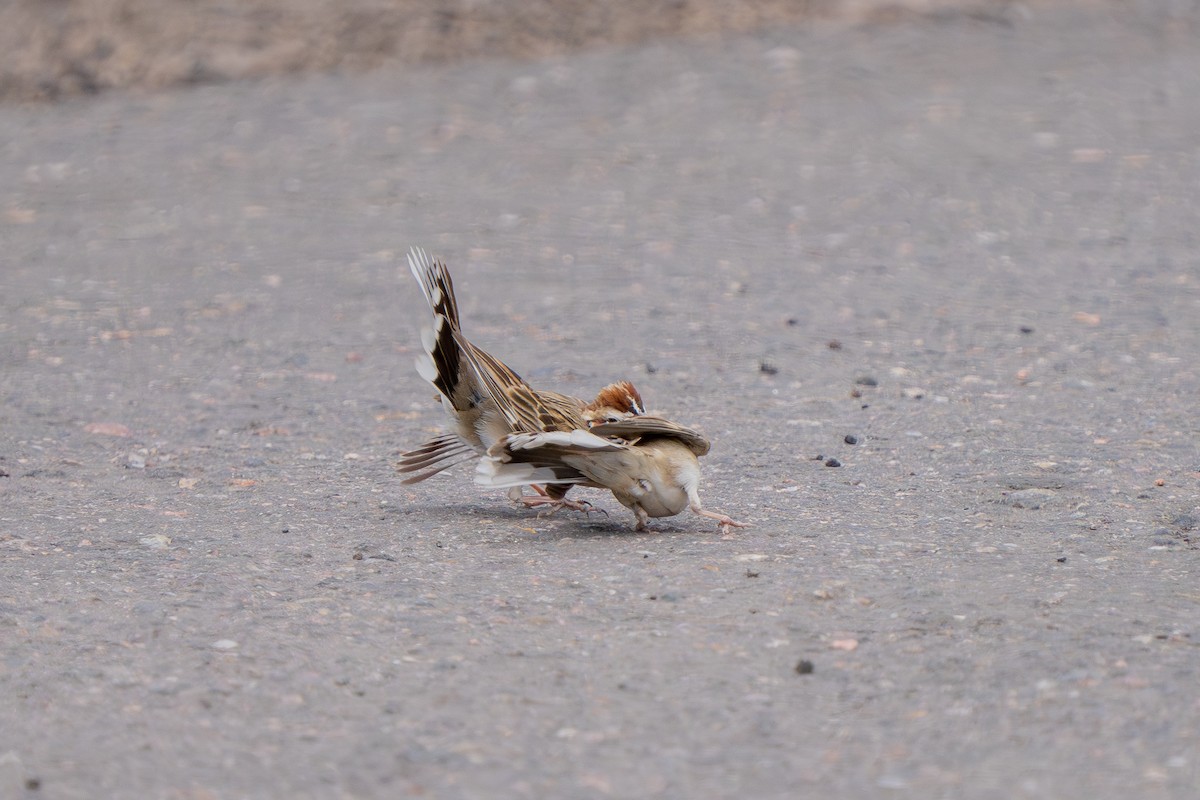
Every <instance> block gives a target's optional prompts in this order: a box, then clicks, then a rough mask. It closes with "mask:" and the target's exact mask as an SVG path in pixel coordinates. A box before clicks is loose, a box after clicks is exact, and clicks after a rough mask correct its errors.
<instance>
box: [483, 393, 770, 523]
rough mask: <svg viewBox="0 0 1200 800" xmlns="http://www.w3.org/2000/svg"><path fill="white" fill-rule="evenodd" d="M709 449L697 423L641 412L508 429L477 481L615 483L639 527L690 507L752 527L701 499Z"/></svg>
mask: <svg viewBox="0 0 1200 800" xmlns="http://www.w3.org/2000/svg"><path fill="white" fill-rule="evenodd" d="M708 450H709V443H708V440H707V439H705V438H704V437H703V436H701V435H700V434H699V433H697V432H696V431H694V430H692V429H691V428H685V427H683V426H682V425H677V424H675V423H674V422H671V421H669V420H666V419H663V418H661V417H652V416H638V417H631V418H628V419H622V420H619V421H615V422H607V423H600V424H596V425H593V426H592V427H591V428H590V429H589V430H583V429H576V430H571V431H544V432H540V433H529V432H522V433H513V434H509V435H508V436H505V437H504V438H502V439H501V440H499V441H498V442H496V444H494V445H492V446H491V447H490V448H489V449H488V453H487V456H486V457H484V458H483V459H481V460H480V462H479V464H478V465H477V466H476V468H475V481H476V483H479V484H481V485H483V486H491V487H494V488H501V489H502V488H508V487H514V486H518V487H519V486H525V485H529V484H533V483H543V484H547V485H548V486H551V487H553V486H556V485H560V484H567V485H574V484H581V485H583V486H594V487H598V488H603V489H609V490H611V491H612V493H613V495H614V496H615V497H616V498H617V500H618V501H620V503H621V505H623V506H625V507H627V508H630V509H632V510H633V513H634V514H635V515H637V526H636V528H635V530H639V531H643V530H646V523H647V521H648V520H649V519H650V517H671V516H674V515H676V514H678V513H679V512H681V511H683V509H684V508H690V509H691V510H692V511H694V512H696V513H697V514H700V515H702V516H705V517H709V518H711V519H715V520H716V521H717V523H718V524H719V526H720V528H721V530H722V531H727V530H728V529H729V528H731V527H736V528H744V527H747V526H746V524H745V523H742V522H737V521H735V520H733V519H731V518H730V517H728V516H726V515H725V514H721V513H719V512H716V511H708V510H707V509H705V508H704V507H703V506H702V505H701V503H700V461H699V456H702V455H705V454H706V453H708Z"/></svg>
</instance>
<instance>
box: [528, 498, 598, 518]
mask: <svg viewBox="0 0 1200 800" xmlns="http://www.w3.org/2000/svg"><path fill="white" fill-rule="evenodd" d="M521 502H522V503H523V504H524V505H525V507H526V508H537V507H538V506H545V508H542V510H541V511H539V512H538V517H539V518H540V517H548V516H550V515H551V514H554V513H556V512H557V511H558V510H559V509H561V508H569V509H571V510H572V511H582V512H583V513H584V514H591V513H592V512H593V511H595V512H597V513H599V514H603V515H604V516H606V517H607V516H608V512H607V511H605V510H604V509H603V508H596V507H595V506H593V505H592V504H591V503H589V502H588V501H587V500H567V499H566V498H565V497H564V498H562V499H559V500H555V499H554V498H552V497H548V496H546V495H544V494H541V495H530V496H526V497H522V498H521Z"/></svg>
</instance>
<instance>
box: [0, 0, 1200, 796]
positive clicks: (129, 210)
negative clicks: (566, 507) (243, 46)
mask: <svg viewBox="0 0 1200 800" xmlns="http://www.w3.org/2000/svg"><path fill="white" fill-rule="evenodd" d="M1184 5H1186V4H1182V5H1181V4H1174V5H1172V6H1170V8H1167V7H1166V6H1161V7H1160V6H1158V5H1155V6H1154V7H1153V8H1150V7H1143V8H1142V9H1141V10H1137V11H1128V12H1121V13H1115V12H1114V13H1104V14H1098V13H1090V12H1087V11H1083V10H1079V9H1066V10H1040V11H1034V12H1031V13H1029V14H1028V15H1014V16H1013V17H1012V18H1011V19H1010V20H1009V21H1008V22H1006V23H1004V24H1000V23H996V22H994V21H988V20H979V19H973V18H956V19H951V20H922V21H913V22H900V23H898V24H895V25H888V26H874V27H867V28H859V29H839V30H828V31H825V30H822V31H807V32H798V31H794V30H788V29H778V30H774V31H772V32H771V33H769V34H763V35H759V36H752V37H746V38H735V39H730V40H728V41H724V42H721V43H715V42H710V43H695V42H692V43H684V42H674V43H666V44H656V45H649V46H645V47H639V48H637V49H624V50H607V51H596V52H592V53H588V54H584V55H578V56H570V57H562V58H557V59H553V60H548V61H543V62H534V63H528V62H527V63H509V62H494V63H476V64H465V65H458V66H443V67H437V68H429V69H426V70H408V71H406V72H404V73H402V74H396V73H390V72H381V73H373V74H370V75H365V76H363V75H359V76H316V77H308V78H303V79H290V80H279V81H270V82H260V83H255V84H232V85H227V86H220V87H203V88H198V89H195V90H192V91H183V92H178V93H172V94H158V95H153V96H149V97H141V96H129V95H124V94H118V93H112V94H109V95H106V96H103V97H101V98H99V99H96V100H92V101H86V102H78V103H66V104H60V105H57V106H42V107H28V108H22V107H15V106H8V107H5V108H2V109H0V142H3V145H2V147H3V152H4V158H3V159H0V226H2V229H3V233H4V245H5V246H4V249H3V252H2V253H0V400H2V405H0V470H2V471H3V472H4V473H6V475H5V476H4V477H0V587H2V588H0V636H2V637H3V643H4V644H3V660H2V661H0V781H3V784H2V787H3V788H0V794H3V793H4V792H8V793H9V796H16V797H22V796H26V797H29V798H33V797H39V798H40V797H45V798H53V799H54V800H59V799H60V798H95V797H108V798H147V797H162V798H207V797H249V798H259V797H262V798H266V797H299V798H305V797H312V798H324V797H381V798H382V797H406V796H425V797H461V798H492V797H500V796H503V797H531V798H532V797H536V798H546V797H582V798H589V797H605V796H611V797H623V798H640V797H662V798H680V797H696V798H699V797H706V798H708V797H713V798H716V797H756V798H792V797H799V796H808V797H880V796H888V797H921V798H928V797H946V798H997V799H999V798H1088V799H1089V800H1093V799H1094V798H1128V797H1139V798H1193V797H1195V796H1197V793H1198V792H1200V756H1197V753H1200V705H1198V701H1197V695H1196V669H1195V665H1196V658H1197V649H1196V645H1197V642H1198V641H1200V630H1198V627H1197V619H1200V588H1198V582H1197V573H1198V567H1200V548H1198V543H1197V539H1198V537H1200V531H1198V530H1197V519H1198V518H1200V510H1198V509H1197V499H1196V498H1197V471H1198V470H1200V460H1198V459H1200V457H1198V455H1197V448H1196V435H1197V426H1196V398H1197V397H1198V396H1200V374H1198V370H1197V364H1198V363H1200V325H1197V322H1196V321H1197V319H1200V262H1198V259H1197V253H1198V252H1200V241H1198V237H1200V233H1198V232H1197V227H1196V208H1197V205H1198V195H1197V193H1198V192H1200V167H1198V159H1200V133H1198V131H1200V105H1198V104H1197V103H1196V102H1195V91H1194V76H1195V75H1197V74H1200V49H1198V48H1197V47H1196V46H1195V38H1194V36H1193V35H1192V33H1191V31H1193V30H1194V25H1195V22H1196V20H1195V19H1194V7H1193V9H1191V10H1189V9H1187V8H1183V6H1184ZM1168 12H1170V14H1173V15H1174V16H1171V15H1170V14H1169V13H1168ZM414 244H415V245H422V246H424V247H426V248H428V249H429V250H430V251H431V252H433V253H436V254H438V255H439V256H442V257H444V258H446V259H447V260H448V262H449V264H450V265H451V268H452V269H453V270H454V277H455V281H456V287H457V289H458V293H459V300H460V304H461V311H462V315H463V324H464V327H465V329H466V331H467V334H468V335H469V336H470V337H471V338H472V340H473V341H475V342H477V343H478V344H479V345H480V346H482V347H485V348H487V349H488V350H490V351H492V352H494V353H495V354H496V355H498V356H500V357H501V358H503V359H505V360H506V361H507V362H508V363H510V364H511V365H512V366H513V367H514V368H515V369H516V370H517V371H519V372H520V373H521V374H522V375H523V376H524V377H526V378H527V379H529V380H530V381H531V382H533V383H534V384H535V385H538V386H544V387H546V388H551V389H555V390H558V391H564V392H569V393H571V394H575V395H579V396H587V395H588V393H589V392H590V391H595V389H596V388H598V387H599V386H602V385H603V384H605V383H608V382H610V381H613V380H618V379H622V378H629V379H632V380H634V381H635V382H636V384H637V386H638V388H639V389H640V390H641V392H642V395H643V397H644V398H645V399H646V403H647V405H648V406H649V407H650V408H651V409H652V410H658V411H662V412H664V413H666V414H667V415H668V416H669V417H670V418H672V419H675V420H678V421H679V422H681V423H683V424H686V425H689V426H694V427H696V428H698V429H699V430H701V431H703V432H704V433H705V434H706V435H708V436H709V437H710V438H711V439H712V440H713V442H714V447H713V451H712V453H711V454H709V455H708V456H706V457H705V458H704V459H703V460H702V465H703V468H704V478H705V484H704V487H703V489H702V494H703V497H704V500H705V502H706V504H708V505H710V506H711V507H713V508H716V509H720V510H721V511H724V512H726V513H728V514H730V515H731V516H733V517H735V518H737V519H739V520H745V521H747V522H751V523H753V525H754V527H752V528H750V529H747V530H741V531H736V532H734V533H732V534H730V535H726V536H723V535H721V534H719V533H718V532H717V531H716V529H715V527H716V526H715V525H713V524H711V523H710V521H708V520H701V519H699V518H696V517H695V516H694V515H689V514H686V513H685V514H684V515H681V516H679V517H674V518H669V519H664V520H657V521H656V522H655V525H656V531H655V532H652V533H647V534H633V533H631V532H629V531H628V527H629V525H630V524H631V523H632V519H631V517H630V515H629V514H628V512H627V511H625V510H624V509H622V508H620V507H619V506H618V504H617V503H615V502H614V501H613V500H612V498H611V497H607V496H605V495H603V494H602V493H600V492H597V491H594V490H582V491H580V497H581V498H587V499H590V500H591V501H593V502H594V503H595V504H596V505H597V506H599V507H602V508H605V509H607V510H608V511H609V513H610V514H611V516H610V517H609V518H607V519H606V518H604V517H603V516H601V515H596V514H592V515H591V516H590V517H584V516H582V515H579V514H572V513H567V512H562V513H560V514H558V515H555V516H552V517H549V518H543V519H538V518H537V517H536V516H535V515H534V514H532V513H530V512H528V511H524V510H520V509H517V508H514V507H512V506H511V505H509V504H508V502H507V501H506V500H505V498H504V497H503V495H502V494H501V493H496V492H492V493H488V492H482V491H480V490H478V489H477V488H476V487H475V486H474V485H473V484H472V483H471V474H470V470H469V469H466V468H457V469H455V470H451V471H450V472H449V473H448V474H446V475H444V476H440V477H439V478H436V479H433V480H430V481H428V482H426V483H424V484H421V485H419V486H415V487H403V486H401V485H400V483H399V479H398V477H397V476H396V475H395V474H394V473H393V469H392V465H391V461H392V459H393V458H394V456H395V454H396V453H397V452H399V451H400V450H402V449H404V448H406V447H411V446H414V445H416V444H418V443H420V442H421V441H423V440H424V439H425V438H427V437H428V435H429V434H430V432H431V431H435V430H439V429H441V426H442V425H443V424H444V422H443V419H442V416H441V411H440V409H439V408H438V406H437V404H436V403H435V402H434V401H433V398H432V391H431V390H430V389H429V387H428V386H427V385H424V384H423V382H422V381H421V380H420V378H419V377H418V376H417V374H416V372H415V370H414V369H413V368H412V360H413V357H414V355H415V353H416V351H417V350H418V348H419V346H420V344H419V339H418V328H419V326H420V325H421V324H422V323H423V322H424V320H425V316H426V315H427V312H425V311H424V307H423V301H422V298H421V297H420V294H419V292H418V290H417V287H416V285H415V284H414V283H413V281H412V279H411V276H409V275H408V272H407V267H406V266H405V265H404V263H403V253H404V252H405V250H406V249H407V248H408V247H409V246H410V245H414ZM856 381H861V383H856ZM872 383H873V384H875V385H870V384H872ZM854 394H857V395H859V396H857V397H855V396H852V395H854ZM847 436H853V437H857V442H858V443H857V444H853V445H852V444H848V443H846V442H845V440H844V437H847ZM816 456H821V457H822V458H821V459H819V460H818V459H816V458H815V457H816ZM829 459H837V461H838V462H840V463H841V466H840V467H837V468H834V467H828V466H825V462H826V461H827V460H829ZM802 661H806V662H809V663H810V664H811V667H812V671H811V673H810V674H799V673H798V671H797V667H798V666H799V665H800V662H802ZM802 671H803V670H802Z"/></svg>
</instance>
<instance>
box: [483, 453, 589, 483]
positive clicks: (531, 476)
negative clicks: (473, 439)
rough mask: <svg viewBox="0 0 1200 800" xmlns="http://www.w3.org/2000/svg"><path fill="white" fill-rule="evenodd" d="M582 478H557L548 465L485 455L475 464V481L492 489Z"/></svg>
mask: <svg viewBox="0 0 1200 800" xmlns="http://www.w3.org/2000/svg"><path fill="white" fill-rule="evenodd" d="M582 480H583V478H559V477H558V476H556V475H555V474H554V470H553V469H550V468H549V467H535V466H533V465H532V464H514V463H507V464H506V463H503V462H501V461H500V460H499V459H496V458H490V457H485V458H481V459H480V460H479V463H478V464H476V465H475V483H477V484H479V485H480V486H489V487H491V488H493V489H508V488H511V487H513V486H529V485H530V484H534V483H579V482H580V481H582Z"/></svg>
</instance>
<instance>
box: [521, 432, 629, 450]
mask: <svg viewBox="0 0 1200 800" xmlns="http://www.w3.org/2000/svg"><path fill="white" fill-rule="evenodd" d="M504 441H505V444H506V446H507V448H508V449H509V450H537V449H538V448H540V447H562V448H567V449H573V450H589V451H594V452H609V453H611V452H614V451H616V450H624V449H625V445H622V444H619V443H618V442H613V441H609V440H608V439H601V438H600V437H599V436H597V435H595V434H594V433H588V432H587V431H585V430H579V429H575V430H573V431H545V432H542V433H514V434H512V435H510V436H508V437H507V438H506V439H505V440H504Z"/></svg>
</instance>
